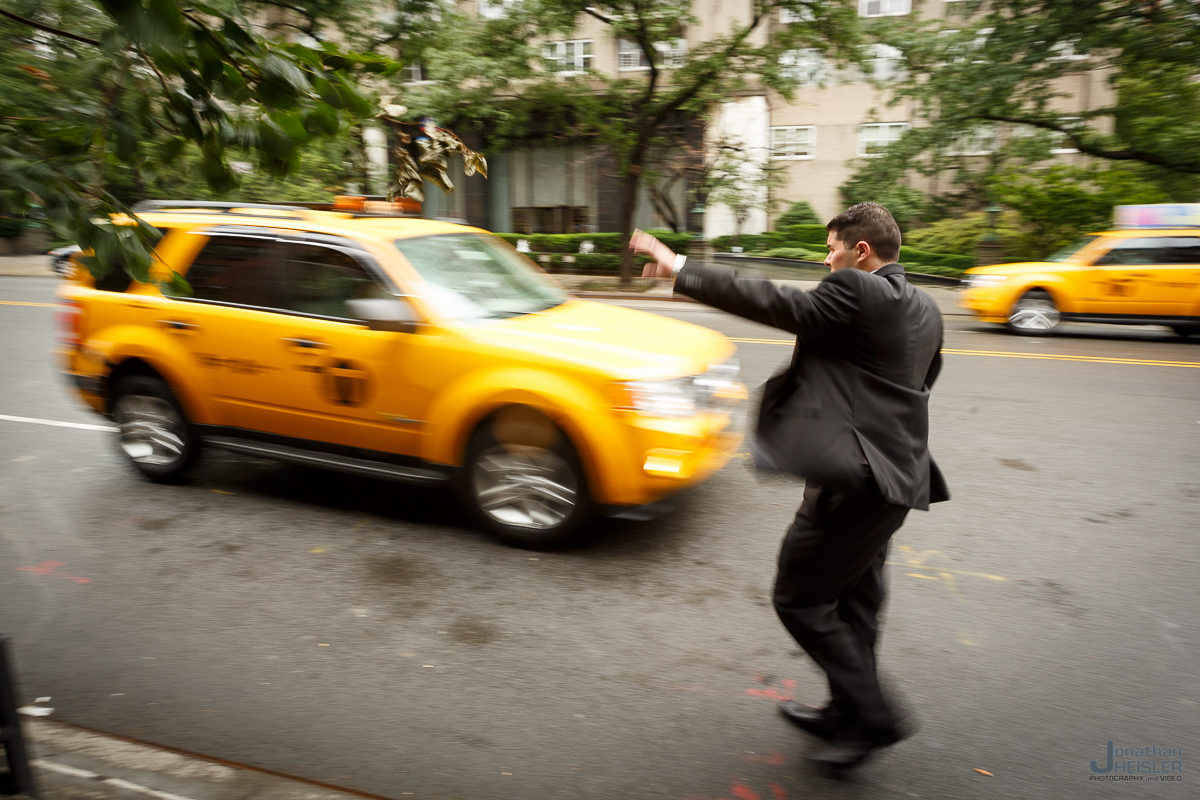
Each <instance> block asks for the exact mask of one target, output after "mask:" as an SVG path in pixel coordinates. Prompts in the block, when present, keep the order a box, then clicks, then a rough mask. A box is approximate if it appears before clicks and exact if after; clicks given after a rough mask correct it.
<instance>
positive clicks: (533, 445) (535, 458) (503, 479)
mask: <svg viewBox="0 0 1200 800" xmlns="http://www.w3.org/2000/svg"><path fill="white" fill-rule="evenodd" d="M525 411H526V412H528V413H526V415H525V416H526V418H527V419H536V418H537V417H541V415H540V414H538V413H537V412H534V411H532V410H531V409H525ZM541 420H542V425H541V429H540V431H539V432H537V433H535V434H533V435H529V428H528V426H525V427H522V426H521V425H517V426H516V427H515V428H514V426H513V425H512V424H508V420H506V419H505V412H504V411H502V412H499V413H498V414H495V415H493V416H492V417H490V418H489V419H488V420H487V421H485V422H484V423H483V424H482V425H480V427H479V428H478V429H477V430H476V431H475V434H474V435H473V436H472V437H471V441H470V444H469V445H468V446H467V453H466V459H465V460H464V462H463V475H462V480H461V485H460V489H461V491H462V494H463V496H464V497H463V499H464V501H465V502H466V504H467V506H468V508H469V509H470V510H471V512H472V515H473V516H474V517H475V519H476V520H477V521H478V522H479V523H480V524H481V525H482V526H483V527H484V528H486V529H487V530H489V531H491V532H492V533H494V534H495V535H496V536H497V537H499V538H500V539H501V540H502V541H504V542H506V543H508V544H511V545H515V546H517V547H524V548H529V549H534V550H538V549H547V548H553V547H561V546H563V545H564V544H567V543H568V542H570V541H571V540H572V539H573V538H574V537H575V536H576V535H577V534H578V533H579V532H580V531H581V528H582V526H583V524H584V522H585V521H586V520H587V518H588V516H589V514H590V511H591V501H590V499H589V494H588V489H587V481H586V478H585V476H584V472H583V466H582V464H581V462H580V460H579V455H578V454H577V453H576V452H575V448H574V447H573V446H572V445H571V442H570V440H569V439H568V438H567V437H566V435H565V434H564V433H563V432H562V430H561V429H560V428H558V427H557V426H556V425H554V423H552V422H551V421H550V420H548V419H546V418H545V417H541ZM514 431H515V433H514Z"/></svg>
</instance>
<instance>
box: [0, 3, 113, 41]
mask: <svg viewBox="0 0 1200 800" xmlns="http://www.w3.org/2000/svg"><path fill="white" fill-rule="evenodd" d="M0 14H3V15H4V16H6V17H8V18H9V19H13V20H16V21H17V22H20V23H21V24H22V25H28V26H29V27H31V28H37V29H38V30H39V31H45V32H46V33H52V34H54V35H55V36H62V37H64V38H67V39H72V40H74V41H76V42H83V43H84V44H90V45H92V46H93V47H99V46H100V42H98V41H96V40H95V39H89V38H87V37H86V36H79V35H77V34H74V33H68V32H67V31H60V30H59V29H58V28H51V27H50V26H49V25H43V24H41V23H40V22H34V21H33V20H31V19H25V18H24V17H20V16H17V15H16V14H14V13H12V12H11V11H5V10H4V9H3V8H0Z"/></svg>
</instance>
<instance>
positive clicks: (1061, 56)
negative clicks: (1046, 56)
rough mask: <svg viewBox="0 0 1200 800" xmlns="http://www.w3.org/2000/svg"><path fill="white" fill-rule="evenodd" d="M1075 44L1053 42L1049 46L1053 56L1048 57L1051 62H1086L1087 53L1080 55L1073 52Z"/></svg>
mask: <svg viewBox="0 0 1200 800" xmlns="http://www.w3.org/2000/svg"><path fill="white" fill-rule="evenodd" d="M1075 45H1076V43H1075V42H1071V41H1066V42H1055V43H1054V44H1053V45H1052V46H1051V48H1050V49H1051V50H1053V51H1054V55H1053V56H1051V57H1050V60H1051V61H1087V58H1088V55H1087V53H1080V52H1077V51H1076V50H1075Z"/></svg>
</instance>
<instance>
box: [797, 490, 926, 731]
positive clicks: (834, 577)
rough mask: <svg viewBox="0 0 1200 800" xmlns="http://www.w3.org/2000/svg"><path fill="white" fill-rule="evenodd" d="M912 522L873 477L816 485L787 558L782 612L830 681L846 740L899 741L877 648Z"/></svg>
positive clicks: (834, 720) (834, 718)
mask: <svg viewBox="0 0 1200 800" xmlns="http://www.w3.org/2000/svg"><path fill="white" fill-rule="evenodd" d="M907 515H908V509H907V508H904V507H902V506H895V505H890V504H888V503H886V502H884V501H883V498H882V497H881V496H880V493H879V488H878V486H876V484H875V481H874V479H873V478H869V477H868V478H867V479H866V480H865V481H864V482H863V483H862V484H861V485H860V486H857V487H852V488H846V487H840V486H838V487H834V486H820V485H816V484H813V483H812V482H809V483H808V484H807V485H806V486H805V488H804V502H803V503H802V504H801V505H800V509H799V510H798V511H797V512H796V518H795V521H794V522H793V523H792V525H791V526H790V527H789V528H788V532H787V535H786V536H785V537H784V539H783V546H782V547H781V549H780V552H779V572H778V574H777V575H776V578H775V593H774V604H775V611H776V613H777V614H778V615H779V619H780V620H781V621H782V622H783V625H784V627H786V628H787V630H788V632H789V633H790V634H791V635H792V636H793V637H794V638H795V639H796V641H797V642H799V644H800V646H801V647H802V648H804V650H805V652H807V653H808V655H809V656H810V657H811V658H812V659H813V661H815V662H816V663H817V665H818V666H819V667H821V669H823V670H824V671H825V674H826V675H827V676H828V678H829V691H830V697H831V701H830V704H829V709H828V711H827V712H826V713H827V715H828V716H827V719H828V721H829V722H830V724H831V725H832V727H833V730H834V733H835V737H836V739H838V740H839V741H846V742H867V743H870V742H876V741H890V740H893V739H894V737H895V736H896V735H897V730H896V722H897V721H896V718H895V716H894V715H893V713H892V711H891V709H889V708H888V704H887V701H886V700H885V699H884V697H883V692H882V691H881V689H880V686H879V678H878V675H877V673H876V671H875V641H876V638H877V637H878V632H879V621H878V615H879V609H880V607H881V606H882V605H883V599H884V584H883V565H884V561H885V560H886V558H887V551H888V543H889V541H890V540H891V537H892V534H893V533H895V532H896V531H897V530H898V529H899V528H900V526H901V525H902V524H903V523H904V518H905V517H906V516H907Z"/></svg>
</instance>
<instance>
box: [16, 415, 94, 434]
mask: <svg viewBox="0 0 1200 800" xmlns="http://www.w3.org/2000/svg"><path fill="white" fill-rule="evenodd" d="M0 419H6V420H8V421H9V422H30V423H33V424H34V425H53V426H54V427H56V428H82V429H83V430H85V431H115V430H116V429H117V427H116V426H115V425H88V424H86V423H83V422H59V421H58V420H56V419H36V418H34V417H11V416H9V415H8V414H0Z"/></svg>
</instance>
